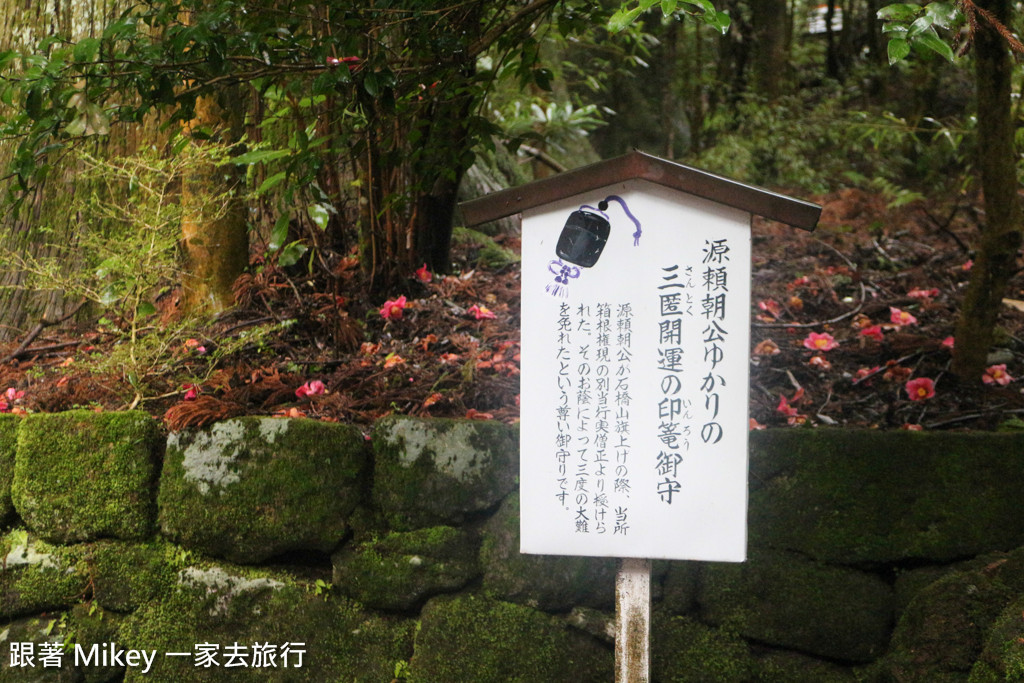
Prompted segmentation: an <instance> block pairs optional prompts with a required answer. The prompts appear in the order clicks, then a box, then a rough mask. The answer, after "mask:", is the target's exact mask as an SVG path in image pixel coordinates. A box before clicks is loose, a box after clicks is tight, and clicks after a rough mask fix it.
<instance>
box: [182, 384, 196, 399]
mask: <svg viewBox="0 0 1024 683" xmlns="http://www.w3.org/2000/svg"><path fill="white" fill-rule="evenodd" d="M182 389H184V390H185V395H184V396H182V397H181V400H182V401H194V400H196V398H198V396H199V386H198V385H195V384H186V385H185V386H183V387H182Z"/></svg>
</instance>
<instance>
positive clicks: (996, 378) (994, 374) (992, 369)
mask: <svg viewBox="0 0 1024 683" xmlns="http://www.w3.org/2000/svg"><path fill="white" fill-rule="evenodd" d="M981 381H982V382H984V383H985V384H998V385H999V386H1001V387H1005V386H1006V385H1007V384H1009V383H1010V382H1012V381H1013V377H1010V375H1009V373H1008V372H1006V364H1005V363H1001V364H999V365H990V366H989V367H988V368H986V369H985V374H984V375H982V376H981Z"/></svg>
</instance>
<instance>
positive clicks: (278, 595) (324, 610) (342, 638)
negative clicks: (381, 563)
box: [120, 564, 414, 683]
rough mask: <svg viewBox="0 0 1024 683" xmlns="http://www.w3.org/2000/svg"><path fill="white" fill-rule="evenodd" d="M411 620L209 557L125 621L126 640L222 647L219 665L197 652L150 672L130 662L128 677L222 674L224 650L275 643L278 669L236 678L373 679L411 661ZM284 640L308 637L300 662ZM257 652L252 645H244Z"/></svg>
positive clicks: (165, 647) (243, 672)
mask: <svg viewBox="0 0 1024 683" xmlns="http://www.w3.org/2000/svg"><path fill="white" fill-rule="evenodd" d="M413 628H414V623H413V622H411V621H407V620H396V619H385V618H379V617H374V616H372V615H370V614H368V613H366V612H364V611H363V610H362V609H360V608H359V607H358V606H356V605H354V604H353V603H350V602H347V601H345V600H343V599H325V598H324V596H321V595H316V594H315V592H314V591H313V590H311V587H310V586H308V585H306V584H303V583H300V582H298V581H296V580H294V579H293V578H292V577H290V576H288V575H286V574H283V573H274V572H266V571H261V570H256V569H243V568H239V567H229V566H219V565H212V564H206V565H203V566H190V567H186V568H185V569H184V570H182V571H181V572H180V574H179V577H178V582H177V586H176V587H175V589H174V590H173V591H172V592H171V593H170V594H169V595H168V596H166V597H165V598H163V599H161V600H158V601H152V602H150V603H147V604H146V605H144V606H143V607H141V608H140V609H139V610H138V611H136V612H135V613H134V614H133V615H132V616H130V617H128V618H127V619H126V620H125V621H124V623H123V626H122V628H121V633H120V638H121V642H122V643H123V644H124V646H126V647H138V648H145V649H156V650H157V651H158V652H192V651H193V649H194V646H195V645H196V644H197V643H213V644H216V645H218V646H219V652H220V653H219V654H218V656H217V661H218V662H220V664H221V666H220V667H218V668H215V669H214V668H211V669H203V668H197V667H196V666H195V665H194V662H193V660H192V658H191V657H162V658H158V659H157V663H156V666H155V667H154V671H153V672H151V674H150V675H149V676H145V675H143V674H142V673H141V672H140V671H133V670H129V671H128V672H127V676H126V677H125V681H126V682H128V683H131V682H132V681H150V680H157V681H176V682H178V681H180V682H182V683H187V682H188V681H207V680H220V677H223V676H224V672H225V669H224V664H225V662H226V660H227V650H226V648H228V647H230V646H232V645H233V644H234V643H238V644H240V645H243V646H245V647H246V648H251V646H252V644H253V643H257V642H258V643H261V644H262V643H269V644H270V645H272V646H275V647H276V649H277V652H278V657H277V662H276V663H277V666H276V667H249V668H238V669H234V670H232V675H231V680H239V681H281V680H286V681H316V682H320V681H346V683H347V682H348V681H367V682H373V683H379V682H380V681H389V680H391V678H392V677H393V673H394V668H395V664H396V663H397V662H399V661H403V660H406V659H408V657H409V654H410V652H411V648H412V631H413ZM286 643H295V644H298V643H302V644H303V645H301V646H298V645H297V646H295V647H293V648H292V649H304V650H305V652H304V654H303V655H302V667H301V668H296V667H295V666H294V664H295V663H296V661H297V660H296V659H295V657H296V655H292V657H291V659H290V662H291V665H290V666H288V667H287V668H286V667H285V666H284V662H283V660H282V657H281V652H282V646H283V645H284V644H286ZM245 652H246V653H247V654H248V655H249V656H250V657H251V656H252V654H253V653H252V651H251V649H247V650H245Z"/></svg>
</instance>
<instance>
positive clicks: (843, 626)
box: [699, 551, 893, 662]
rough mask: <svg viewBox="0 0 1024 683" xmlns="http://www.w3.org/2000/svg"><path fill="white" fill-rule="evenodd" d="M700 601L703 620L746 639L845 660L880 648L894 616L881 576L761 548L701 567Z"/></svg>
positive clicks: (875, 653)
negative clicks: (742, 558)
mask: <svg viewBox="0 0 1024 683" xmlns="http://www.w3.org/2000/svg"><path fill="white" fill-rule="evenodd" d="M699 602H700V604H701V616H702V618H703V619H704V620H705V621H709V622H711V623H715V624H730V625H732V626H733V627H734V628H736V629H737V631H738V632H739V633H740V634H741V635H743V636H745V637H747V638H752V639H755V640H758V641H760V642H763V643H766V644H768V645H774V646H777V647H782V648H790V649H795V650H799V651H801V652H805V653H808V654H812V655H817V656H821V657H827V658H832V659H837V660H842V661H851V662H868V661H871V660H872V659H874V658H876V657H878V656H879V655H881V654H882V652H883V651H884V650H885V646H886V643H887V641H888V636H889V628H890V625H891V622H892V619H893V615H892V589H891V588H890V587H889V586H888V585H886V584H885V583H884V582H883V581H882V580H881V579H879V578H877V577H875V576H873V575H871V574H867V573H864V572H860V571H856V570H854V569H847V568H840V567H830V566H826V565H822V564H819V563H816V562H812V561H809V560H807V559H806V558H803V557H800V556H798V555H794V554H788V553H779V552H768V551H759V552H755V553H751V556H750V559H749V560H748V561H747V562H745V563H743V564H724V563H718V564H709V565H708V566H706V567H705V568H704V572H703V574H702V579H701V592H700V597H699Z"/></svg>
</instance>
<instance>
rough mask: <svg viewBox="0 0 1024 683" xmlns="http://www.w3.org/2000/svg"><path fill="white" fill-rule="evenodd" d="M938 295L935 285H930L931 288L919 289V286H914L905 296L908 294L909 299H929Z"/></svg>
mask: <svg viewBox="0 0 1024 683" xmlns="http://www.w3.org/2000/svg"><path fill="white" fill-rule="evenodd" d="M938 295H939V290H938V288H937V287H932V288H931V289H921V288H919V287H914V288H913V289H912V290H910V291H909V292H907V296H909V297H910V298H911V299H931V298H934V297H937V296H938Z"/></svg>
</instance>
